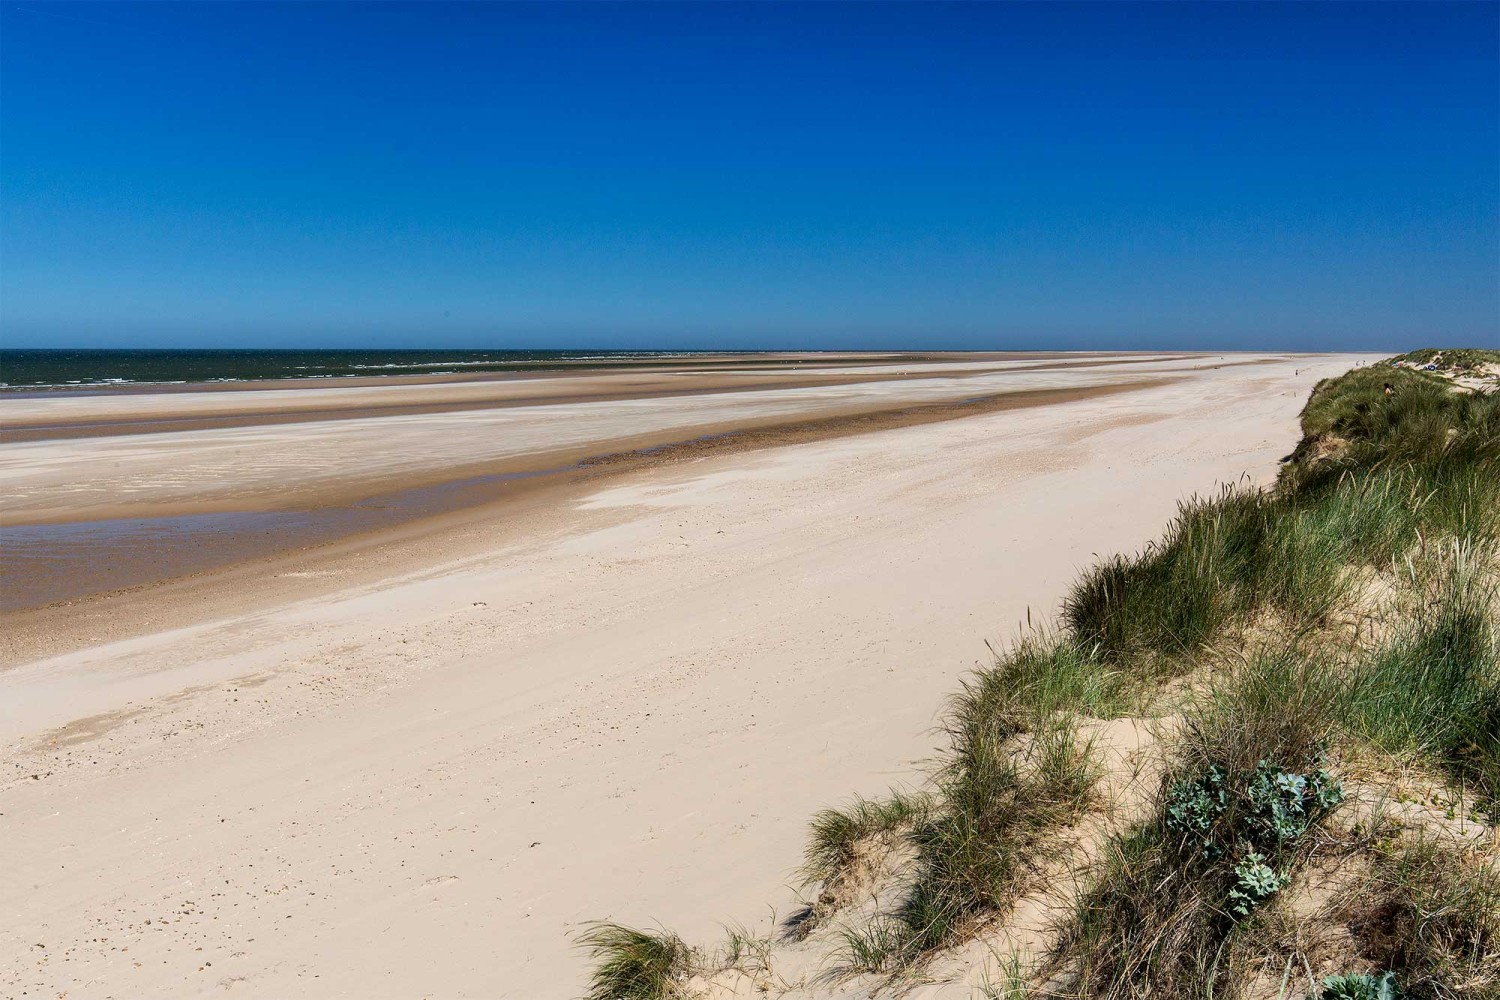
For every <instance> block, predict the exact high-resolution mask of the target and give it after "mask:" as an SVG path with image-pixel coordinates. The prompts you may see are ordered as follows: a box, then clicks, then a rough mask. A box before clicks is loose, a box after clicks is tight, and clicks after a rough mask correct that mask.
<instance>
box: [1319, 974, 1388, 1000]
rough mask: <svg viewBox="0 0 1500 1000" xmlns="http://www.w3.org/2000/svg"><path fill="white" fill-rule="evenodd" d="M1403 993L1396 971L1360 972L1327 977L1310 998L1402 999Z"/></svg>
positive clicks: (1332, 999) (1345, 999) (1333, 999)
mask: <svg viewBox="0 0 1500 1000" xmlns="http://www.w3.org/2000/svg"><path fill="white" fill-rule="evenodd" d="M1403 995H1404V994H1402V992H1401V986H1400V984H1399V983H1397V982H1396V974H1395V973H1394V972H1382V973H1380V974H1379V975H1371V974H1369V973H1367V972H1358V973H1344V974H1342V975H1338V976H1329V977H1327V978H1326V979H1324V980H1323V982H1322V983H1321V984H1319V987H1318V992H1317V993H1314V994H1310V995H1309V996H1308V1000H1401V998H1402V996H1403Z"/></svg>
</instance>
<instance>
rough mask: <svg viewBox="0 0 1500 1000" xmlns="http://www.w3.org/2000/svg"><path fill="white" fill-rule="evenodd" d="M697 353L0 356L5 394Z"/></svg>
mask: <svg viewBox="0 0 1500 1000" xmlns="http://www.w3.org/2000/svg"><path fill="white" fill-rule="evenodd" d="M693 353H699V352H691V351H449V350H444V351H425V350H392V351H381V350H332V351H284V350H263V351H251V350H51V349H20V348H16V349H9V350H0V389H9V390H12V391H15V390H20V389H42V388H49V389H51V388H91V387H101V386H111V385H131V384H134V383H141V382H155V383H183V382H235V381H244V380H249V379H279V378H347V377H350V376H360V375H363V376H372V375H441V374H458V373H462V372H486V371H507V370H532V371H536V370H545V369H548V368H564V367H568V366H569V365H572V364H577V363H578V362H587V361H628V360H632V359H635V360H651V359H653V358H669V357H683V356H686V355H690V354H693Z"/></svg>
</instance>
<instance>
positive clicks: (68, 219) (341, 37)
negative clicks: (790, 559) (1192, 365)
mask: <svg viewBox="0 0 1500 1000" xmlns="http://www.w3.org/2000/svg"><path fill="white" fill-rule="evenodd" d="M1497 10H1500V7H1497V5H1495V4H1493V3H1466V4H1445V3H1418V4H1415V5H1402V4H1393V3H1392V4H1386V3H1382V4H1375V5H1369V6H1366V5H1359V4H1352V3H1328V4H1274V5H1259V4H1227V3H1226V4H1208V5H1189V4H1166V3H1163V4H1150V5H1133V4H1124V3H1114V4H1101V5H1079V6H1074V5H1065V4H1026V5H1002V4H987V5H946V4H919V5H911V6H907V5H899V4H880V5H869V6H864V5H851V4H817V5H807V6H802V5H793V4H776V5H770V4H766V5H745V6H741V5H733V4H699V5H686V6H683V5H674V4H650V5H608V6H595V5H588V4H556V5H543V6H531V5H522V4H465V5H446V4H437V3H423V4H415V5H403V4H373V5H337V4H296V5H285V6H282V5H275V4H247V5H235V4H192V5H189V4H147V5H141V6H136V5H132V4H125V3H111V4H103V5H91V4H50V3H41V2H36V0H32V2H21V3H3V4H0V94H3V101H0V223H3V228H0V338H3V340H0V342H3V344H4V345H5V346H12V347H17V346H425V347H436V346H456V347H470V346H485V347H572V346H587V347H616V346H621V347H623V346H639V347H692V346H700V347H827V348H853V347H870V348H887V347H910V348H920V347H926V348H940V347H954V348H1025V347H1038V348H1040V347H1072V348H1088V347H1143V348H1144V347H1185V346H1198V347H1211V348H1262V347H1268V348H1297V347H1300V348H1309V349H1314V348H1368V349H1398V348H1400V349H1404V348H1407V347H1412V346H1417V345H1427V344H1487V345H1495V344H1500V93H1497V90H1500V88H1497V80H1500V57H1497V52H1500V22H1497Z"/></svg>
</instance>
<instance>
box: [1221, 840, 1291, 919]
mask: <svg viewBox="0 0 1500 1000" xmlns="http://www.w3.org/2000/svg"><path fill="white" fill-rule="evenodd" d="M1285 885H1286V879H1285V877H1284V876H1282V875H1280V874H1278V873H1277V872H1276V870H1275V869H1274V868H1272V867H1271V866H1270V865H1268V864H1266V856H1265V855H1264V854H1261V853H1260V852H1259V851H1251V852H1250V853H1249V854H1246V855H1245V858H1244V860H1242V861H1241V862H1240V863H1239V864H1237V865H1235V866H1234V885H1233V886H1231V887H1230V889H1229V912H1230V913H1233V914H1234V915H1235V916H1237V917H1248V916H1249V915H1250V914H1251V913H1252V912H1254V910H1255V908H1256V907H1257V906H1259V905H1260V904H1261V903H1264V902H1265V901H1266V900H1268V899H1270V898H1271V897H1272V896H1274V895H1276V894H1277V893H1278V892H1280V891H1281V890H1282V888H1283V887H1284V886H1285Z"/></svg>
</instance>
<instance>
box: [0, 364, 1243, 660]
mask: <svg viewBox="0 0 1500 1000" xmlns="http://www.w3.org/2000/svg"><path fill="white" fill-rule="evenodd" d="M764 360H765V362H766V363H762V360H758V359H747V358H744V357H740V358H736V359H735V360H734V362H733V363H732V364H729V365H727V366H723V370H715V371H708V369H715V368H719V367H721V366H719V365H718V364H716V363H715V362H713V361H712V360H705V359H698V360H696V361H695V362H694V363H693V364H688V365H679V366H675V367H665V366H661V365H655V366H644V365H628V364H627V365H621V366H617V367H616V368H613V369H608V370H589V371H583V372H569V373H565V374H559V373H556V372H549V373H545V374H543V375H541V376H530V375H521V376H513V375H508V376H506V377H485V376H476V377H472V378H465V379H462V380H460V381H454V380H452V379H449V378H446V377H437V378H435V379H433V380H430V381H427V382H420V381H414V380H413V379H412V378H410V377H404V378H402V379H401V380H400V382H399V384H382V383H379V382H372V381H371V380H367V379H360V380H359V381H360V383H361V384H360V385H355V386H350V385H344V384H337V385H335V384H329V381H318V380H305V381H304V382H302V383H300V384H298V385H297V386H294V387H290V388H288V387H286V386H285V385H284V384H282V383H266V384H263V385H262V387H260V388H247V387H245V386H244V385H239V386H237V388H236V391H234V392H232V393H227V392H224V391H222V389H221V388H220V387H217V386H215V387H211V388H208V389H207V390H206V391H203V392H197V393H193V392H183V391H173V392H165V393H155V394H153V393H147V392H142V391H139V388H138V387H132V389H131V391H126V392H119V391H101V392H96V393H92V394H80V393H67V394H24V395H21V396H9V397H0V434H3V437H0V440H3V442H4V447H3V448H0V514H3V518H4V527H3V528H0V535H3V544H4V548H5V554H6V561H5V562H6V566H5V574H4V583H5V585H4V587H3V588H0V612H7V613H16V612H37V611H38V610H39V609H40V610H42V611H45V609H47V608H48V607H50V606H56V605H65V606H66V607H67V608H68V609H69V612H70V614H76V615H81V616H84V617H92V615H91V614H90V612H91V611H93V610H94V609H93V608H90V607H85V606H83V605H84V604H86V603H87V602H88V600H89V599H91V598H109V599H111V600H114V599H116V598H118V597H121V596H123V595H122V593H121V592H122V591H127V590H130V589H137V588H141V587H146V586H151V585H157V584H161V583H163V582H165V581H170V580H177V579H182V578H185V577H188V576H191V575H197V574H204V573H208V572H211V571H216V570H221V569H224V568H226V567H230V566H233V565H235V564H242V563H247V562H265V561H267V560H270V559H274V558H276V557H279V556H283V555H286V554H288V553H301V552H305V551H306V550H308V549H310V548H314V547H322V546H327V545H329V544H332V543H336V542H340V541H346V540H349V539H355V538H366V539H368V540H369V541H371V543H372V544H373V543H374V542H377V541H378V540H379V538H380V536H381V535H382V534H385V533H389V532H390V531H391V530H393V529H396V528H400V527H406V526H410V525H411V524H413V523H414V522H422V521H427V520H432V519H434V518H437V517H439V516H442V515H450V514H453V513H455V512H459V511H463V510H469V509H474V508H478V507H481V506H486V507H492V506H495V505H496V504H499V503H502V502H504V501H515V500H517V499H518V498H519V497H521V496H522V495H525V494H530V493H534V492H536V491H537V490H542V489H547V490H554V491H555V490H556V489H557V488H558V487H559V486H560V485H562V484H565V483H566V484H569V485H573V486H580V485H583V484H585V483H588V482H592V481H594V480H597V479H598V478H599V477H600V476H601V475H603V474H607V473H618V472H621V471H625V470H627V469H634V468H640V467H645V466H650V465H656V464H660V463H662V462H666V461H674V460H679V459H682V458H684V457H691V456H697V455H701V454H704V453H706V452H709V451H720V450H732V449H739V448H746V447H764V446H767V445H772V444H778V443H792V442H795V441H807V440H814V439H818V438H827V437H837V436H841V435H845V434H851V433H864V432H869V431H872V430H877V429H881V428H887V427H896V426H903V425H911V424H918V423H926V422H930V421H935V420H949V419H957V418H960V417H964V416H973V415H978V414H981V413H987V412H994V411H997V410H1001V409H1010V408H1014V407H1018V406H1036V405H1048V404H1050V403H1055V402H1060V401H1065V400H1069V399H1075V398H1087V397H1089V396H1093V395H1100V394H1107V393H1113V392H1121V391H1129V390H1131V389H1132V388H1135V387H1138V386H1145V385H1149V384H1152V383H1153V382H1154V381H1160V380H1162V379H1170V378H1176V377H1183V374H1184V373H1185V372H1188V371H1191V370H1193V369H1195V368H1197V367H1202V366H1203V365H1204V364H1207V363H1209V362H1207V361H1204V360H1202V359H1194V358H1191V357H1188V356H1183V355H1140V356H1113V355H1112V356H1077V355H1068V356H1060V355H1053V356H1044V357H1032V356H1025V355H994V356H980V355H936V356H928V357H925V358H916V357H901V358H896V359H892V358H889V357H886V356H872V357H862V358H856V357H850V356H838V357H836V358H834V359H833V362H834V363H832V364H830V363H828V362H827V361H826V360H821V361H820V362H819V363H817V364H814V363H813V362H812V361H810V360H809V359H808V358H807V357H804V356H775V357H771V358H768V359H764ZM1250 360H1251V361H1252V362H1253V359H1250ZM771 362H775V363H780V364H782V365H786V366H791V365H795V366H796V370H795V371H789V370H780V371H777V370H775V365H774V364H770V363H771ZM893 362H894V363H893ZM1212 363H1213V364H1224V363H1226V362H1225V360H1224V359H1219V360H1217V361H1215V362H1212ZM1227 363H1232V364H1242V363H1246V359H1238V360H1233V361H1229V362H1227ZM768 364H769V367H768ZM643 369H645V370H643ZM1132 373H1134V374H1132ZM337 381H342V380H337ZM180 388H181V387H174V389H178V390H180ZM164 428H170V430H166V429H164ZM579 428H582V430H581V431H580V430H579ZM481 434H483V435H485V436H486V437H487V438H488V439H489V440H487V441H484V442H480V441H478V440H476V437H477V436H478V435H481ZM397 442H401V443H404V445H405V447H404V449H398V448H396V447H395V444H396V443H397ZM299 450H300V454H299ZM487 516H499V515H496V514H495V513H494V512H493V511H492V512H490V513H489V514H488V515H487ZM95 603H97V602H95ZM59 617H60V616H59V615H56V614H47V613H29V614H25V615H23V616H21V617H19V618H16V617H12V619H11V621H10V625H11V628H10V629H9V630H8V635H7V638H6V639H5V640H4V641H3V649H0V656H4V658H5V659H6V660H8V661H10V662H14V661H15V659H16V658H17V657H24V656H26V655H28V653H29V652H32V651H34V650H35V648H36V647H35V644H34V642H33V639H35V638H37V637H43V638H46V639H47V640H48V641H49V642H50V643H52V644H53V645H51V646H49V647H48V648H50V649H53V650H54V651H55V650H56V649H57V648H61V647H59V646H58V645H56V644H57V643H59V642H60V641H63V640H64V637H59V636H58V635H57V625H58V619H59ZM88 631H89V632H90V635H91V638H92V635H93V633H94V632H95V631H96V630H95V629H89V630H88ZM111 634H118V632H117V631H112V633H111Z"/></svg>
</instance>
